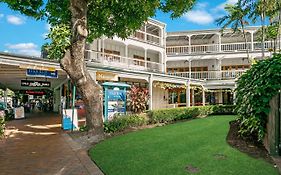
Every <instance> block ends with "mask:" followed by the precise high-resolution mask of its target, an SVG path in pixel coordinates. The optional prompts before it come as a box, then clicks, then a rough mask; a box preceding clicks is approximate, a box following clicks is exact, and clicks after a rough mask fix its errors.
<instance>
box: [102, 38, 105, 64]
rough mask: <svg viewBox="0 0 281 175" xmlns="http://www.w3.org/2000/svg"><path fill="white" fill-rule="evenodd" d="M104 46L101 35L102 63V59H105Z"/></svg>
mask: <svg viewBox="0 0 281 175" xmlns="http://www.w3.org/2000/svg"><path fill="white" fill-rule="evenodd" d="M104 47H105V44H104V38H103V37H102V63H104V59H105V55H104Z"/></svg>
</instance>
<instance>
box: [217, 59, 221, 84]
mask: <svg viewBox="0 0 281 175" xmlns="http://www.w3.org/2000/svg"><path fill="white" fill-rule="evenodd" d="M221 61H222V60H221V59H218V65H217V71H218V73H217V78H218V79H221V78H222V72H221Z"/></svg>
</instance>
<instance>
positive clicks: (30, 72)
mask: <svg viewBox="0 0 281 175" xmlns="http://www.w3.org/2000/svg"><path fill="white" fill-rule="evenodd" d="M26 76H29V77H43V78H58V71H57V70H55V71H48V70H37V69H27V70H26Z"/></svg>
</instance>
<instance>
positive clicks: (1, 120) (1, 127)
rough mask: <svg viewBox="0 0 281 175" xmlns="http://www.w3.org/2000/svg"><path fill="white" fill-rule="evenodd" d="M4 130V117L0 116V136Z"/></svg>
mask: <svg viewBox="0 0 281 175" xmlns="http://www.w3.org/2000/svg"><path fill="white" fill-rule="evenodd" d="M4 130H5V119H4V117H2V116H0V138H1V137H2V136H3V135H4Z"/></svg>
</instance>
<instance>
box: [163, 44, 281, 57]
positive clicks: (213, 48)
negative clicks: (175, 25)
mask: <svg viewBox="0 0 281 175" xmlns="http://www.w3.org/2000/svg"><path fill="white" fill-rule="evenodd" d="M273 47H274V43H273V42H271V41H266V42H265V50H266V51H268V50H269V49H272V48H273ZM247 48H248V49H249V51H261V49H262V44H261V42H253V43H251V42H248V43H247V45H246V44H245V43H225V44H224V43H223V44H206V45H191V46H167V47H166V53H167V55H187V54H205V53H219V52H222V53H228V52H238V51H244V52H245V51H247ZM276 48H279V43H277V44H276Z"/></svg>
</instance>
